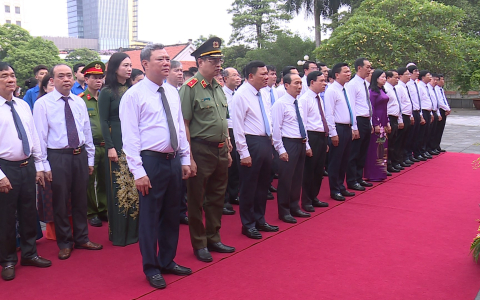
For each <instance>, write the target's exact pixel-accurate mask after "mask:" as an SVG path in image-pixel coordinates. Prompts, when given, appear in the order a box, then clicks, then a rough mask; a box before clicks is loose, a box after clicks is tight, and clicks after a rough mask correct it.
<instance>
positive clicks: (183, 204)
mask: <svg viewBox="0 0 480 300" xmlns="http://www.w3.org/2000/svg"><path fill="white" fill-rule="evenodd" d="M180 189H181V190H180V219H183V218H185V217H186V216H187V210H188V209H187V197H186V195H187V180H186V179H183V180H182V185H181V187H180Z"/></svg>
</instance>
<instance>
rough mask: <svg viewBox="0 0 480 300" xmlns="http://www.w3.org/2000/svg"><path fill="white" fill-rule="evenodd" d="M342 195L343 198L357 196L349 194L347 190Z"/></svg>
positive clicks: (341, 192)
mask: <svg viewBox="0 0 480 300" xmlns="http://www.w3.org/2000/svg"><path fill="white" fill-rule="evenodd" d="M340 194H342V196H344V197H353V196H355V193H353V192H349V191H347V190H344V191H340Z"/></svg>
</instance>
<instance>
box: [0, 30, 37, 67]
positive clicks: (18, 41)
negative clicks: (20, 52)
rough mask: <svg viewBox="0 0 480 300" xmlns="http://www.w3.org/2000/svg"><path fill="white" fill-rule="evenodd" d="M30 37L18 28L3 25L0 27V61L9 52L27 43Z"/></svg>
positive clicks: (26, 32)
mask: <svg viewBox="0 0 480 300" xmlns="http://www.w3.org/2000/svg"><path fill="white" fill-rule="evenodd" d="M31 39H32V37H31V36H30V33H28V31H26V30H25V29H23V28H22V27H20V26H17V25H13V24H4V25H2V26H0V60H3V59H4V58H5V57H6V56H7V54H8V52H9V51H11V50H12V49H15V48H18V47H20V46H22V45H25V44H26V43H28V42H29V41H30V40H31Z"/></svg>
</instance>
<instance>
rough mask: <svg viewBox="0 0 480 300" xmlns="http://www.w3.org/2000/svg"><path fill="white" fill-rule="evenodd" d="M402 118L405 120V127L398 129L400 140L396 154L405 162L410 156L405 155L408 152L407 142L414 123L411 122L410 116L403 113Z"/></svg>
mask: <svg viewBox="0 0 480 300" xmlns="http://www.w3.org/2000/svg"><path fill="white" fill-rule="evenodd" d="M402 120H403V129H399V130H398V140H397V141H398V142H397V145H398V146H397V149H396V150H397V152H396V153H395V156H396V157H397V158H399V159H400V162H404V161H406V160H407V159H408V156H406V155H405V152H406V143H407V137H408V134H409V132H410V130H411V129H412V125H411V124H410V116H407V115H403V114H402Z"/></svg>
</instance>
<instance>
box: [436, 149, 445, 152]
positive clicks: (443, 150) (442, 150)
mask: <svg viewBox="0 0 480 300" xmlns="http://www.w3.org/2000/svg"><path fill="white" fill-rule="evenodd" d="M437 150H438V149H437ZM439 151H440V152H447V150H445V149H440V150H439Z"/></svg>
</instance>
